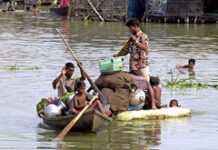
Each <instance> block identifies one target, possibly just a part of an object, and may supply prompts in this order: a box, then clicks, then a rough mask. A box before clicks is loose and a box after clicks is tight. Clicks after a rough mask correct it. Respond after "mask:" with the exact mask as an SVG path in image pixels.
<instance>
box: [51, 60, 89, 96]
mask: <svg viewBox="0 0 218 150" xmlns="http://www.w3.org/2000/svg"><path fill="white" fill-rule="evenodd" d="M74 70H75V66H74V64H73V63H71V62H68V63H66V64H65V66H64V68H63V69H62V71H61V73H60V75H59V76H58V77H57V78H56V79H54V81H53V82H52V86H53V88H54V89H57V90H58V97H62V96H64V94H65V93H67V92H74V91H75V88H76V84H77V83H78V82H79V81H81V80H85V79H86V77H85V75H84V72H83V71H82V70H81V69H80V73H81V77H79V78H75V77H73V73H74Z"/></svg>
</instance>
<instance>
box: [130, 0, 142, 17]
mask: <svg viewBox="0 0 218 150" xmlns="http://www.w3.org/2000/svg"><path fill="white" fill-rule="evenodd" d="M145 3H146V0H128V19H132V18H137V19H139V20H141V18H142V17H143V16H144V12H145Z"/></svg>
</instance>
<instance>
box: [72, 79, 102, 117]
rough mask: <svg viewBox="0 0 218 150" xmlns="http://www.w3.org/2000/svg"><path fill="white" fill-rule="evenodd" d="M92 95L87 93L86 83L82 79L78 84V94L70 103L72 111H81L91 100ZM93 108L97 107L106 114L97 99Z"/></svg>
mask: <svg viewBox="0 0 218 150" xmlns="http://www.w3.org/2000/svg"><path fill="white" fill-rule="evenodd" d="M91 99H92V98H91V95H89V94H88V93H86V85H85V82H84V81H80V82H79V83H78V84H77V86H76V94H75V96H74V97H73V99H72V100H71V102H70V104H69V110H70V112H72V113H79V112H80V111H81V110H82V109H83V108H84V107H85V106H86V105H88V103H89V101H90V100H91ZM92 107H93V108H97V109H98V110H99V111H100V112H101V113H104V114H105V111H104V108H103V106H102V104H101V102H100V101H99V100H96V101H95V102H94V103H93V105H92Z"/></svg>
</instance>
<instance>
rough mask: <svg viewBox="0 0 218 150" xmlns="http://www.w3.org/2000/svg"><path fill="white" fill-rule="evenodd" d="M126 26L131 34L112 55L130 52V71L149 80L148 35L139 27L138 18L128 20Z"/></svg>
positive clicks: (116, 55)
mask: <svg viewBox="0 0 218 150" xmlns="http://www.w3.org/2000/svg"><path fill="white" fill-rule="evenodd" d="M126 26H127V27H128V28H129V32H130V33H131V34H132V35H131V37H130V38H129V40H128V41H127V43H126V44H125V45H124V47H123V48H122V49H121V51H120V52H118V53H117V54H115V55H113V56H114V57H118V56H125V55H127V54H130V61H129V66H130V72H131V73H133V74H135V75H140V76H144V77H145V79H146V80H147V81H148V82H149V66H148V48H149V47H148V36H147V35H146V34H145V33H143V32H142V30H141V29H140V22H139V21H138V20H135V19H133V20H129V21H128V22H127V23H126Z"/></svg>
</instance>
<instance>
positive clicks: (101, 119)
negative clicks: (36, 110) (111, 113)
mask: <svg viewBox="0 0 218 150" xmlns="http://www.w3.org/2000/svg"><path fill="white" fill-rule="evenodd" d="M75 116H76V115H68V116H58V117H55V118H47V117H46V116H41V117H42V119H43V122H44V124H46V125H47V126H48V127H49V128H50V129H55V130H61V129H63V128H64V127H65V126H66V125H67V124H68V123H69V122H70V121H71V120H72V119H73V118H74V117H75ZM110 121H111V119H110V118H109V117H106V116H104V115H103V114H102V113H100V112H98V111H96V110H89V111H87V112H86V113H85V114H83V116H82V117H81V118H80V119H79V121H78V122H77V123H76V125H75V126H74V127H73V128H72V130H71V131H78V132H98V131H99V130H101V129H102V128H105V127H107V126H108V125H109V123H110Z"/></svg>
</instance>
